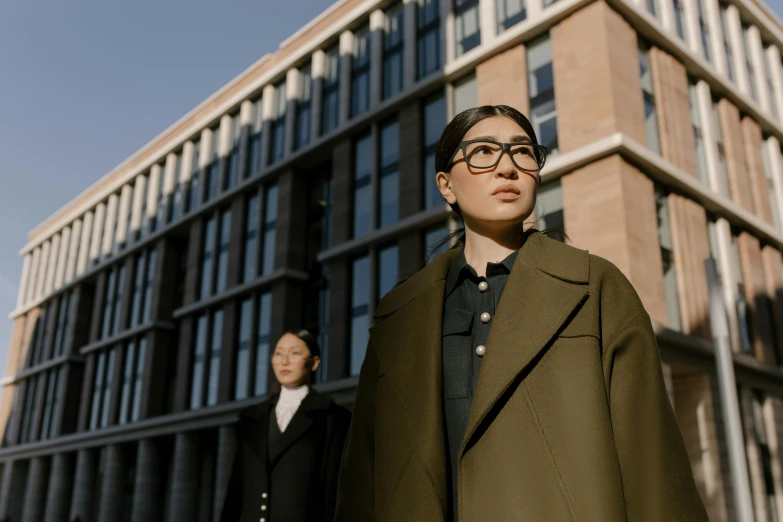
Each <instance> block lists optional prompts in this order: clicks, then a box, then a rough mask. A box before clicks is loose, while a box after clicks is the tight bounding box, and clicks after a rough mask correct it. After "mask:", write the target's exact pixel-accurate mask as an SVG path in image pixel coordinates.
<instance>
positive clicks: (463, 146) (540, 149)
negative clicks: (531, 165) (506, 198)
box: [449, 138, 549, 183]
mask: <svg viewBox="0 0 783 522" xmlns="http://www.w3.org/2000/svg"><path fill="white" fill-rule="evenodd" d="M471 143H492V144H494V145H498V146H500V148H501V151H500V155H499V156H498V159H497V161H495V163H493V164H492V165H488V166H486V167H477V166H475V165H471V164H470V162H469V161H468V150H467V146H468V145H470V144H471ZM519 145H529V146H531V147H533V150H534V151H535V152H536V153H537V154H540V156H539V157H540V158H541V159H540V161H538V170H530V169H526V168H523V167H520V166H519V165H518V164H517V162H516V161H514V157H513V156H512V155H511V147H518V146H519ZM459 151H462V159H464V160H465V164H466V165H468V166H469V167H471V168H474V169H482V170H485V169H494V168H495V167H497V166H498V163H500V160H501V159H502V158H503V153H504V152H507V153H508V157H509V158H510V159H511V163H513V164H514V166H515V167H516V168H518V169H519V170H522V171H525V172H535V173H538V172H541V170H542V169H543V168H544V164H545V163H546V158H547V154H549V149H548V148H547V147H546V146H544V145H539V144H537V143H525V142H523V143H520V142H517V143H503V142H500V141H495V140H488V139H484V138H480V139H475V140H466V141H461V142H460V143H459V146H458V147H457V150H455V151H454V154H452V155H451V159H449V170H450V169H451V167H453V166H454V162H455V161H454V156H456V155H457V152H459ZM538 181H539V183H540V182H541V177H540V176H539V178H538Z"/></svg>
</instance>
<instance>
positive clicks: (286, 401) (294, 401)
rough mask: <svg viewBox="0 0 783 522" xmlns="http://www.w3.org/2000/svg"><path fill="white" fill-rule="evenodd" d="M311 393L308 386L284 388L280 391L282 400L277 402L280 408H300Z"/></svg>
mask: <svg viewBox="0 0 783 522" xmlns="http://www.w3.org/2000/svg"><path fill="white" fill-rule="evenodd" d="M309 392H310V387H309V386H308V385H306V384H303V385H301V386H297V387H296V388H286V387H285V386H283V387H282V388H281V390H280V398H279V399H278V401H277V406H278V407H280V408H291V407H293V408H298V407H299V405H300V404H302V401H303V400H304V398H305V397H306V396H307V394H308V393H309Z"/></svg>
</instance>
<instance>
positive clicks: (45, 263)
mask: <svg viewBox="0 0 783 522" xmlns="http://www.w3.org/2000/svg"><path fill="white" fill-rule="evenodd" d="M50 249H51V245H50V244H49V241H46V242H45V243H44V244H43V245H41V257H40V260H39V262H38V275H37V277H36V282H35V298H36V299H40V298H41V297H43V294H44V287H45V285H46V274H47V272H48V270H49V251H50Z"/></svg>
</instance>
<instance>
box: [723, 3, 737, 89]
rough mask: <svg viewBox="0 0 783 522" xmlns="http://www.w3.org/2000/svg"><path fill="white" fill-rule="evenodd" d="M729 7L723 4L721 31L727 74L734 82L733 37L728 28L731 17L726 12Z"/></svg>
mask: <svg viewBox="0 0 783 522" xmlns="http://www.w3.org/2000/svg"><path fill="white" fill-rule="evenodd" d="M726 9H727V7H726V5H725V4H721V6H720V11H721V16H720V24H721V29H722V30H723V49H724V52H725V53H726V72H727V73H728V75H729V80H731V81H734V53H733V51H732V48H731V35H730V34H729V31H728V27H729V18H728V17H729V15H728V12H727V11H726Z"/></svg>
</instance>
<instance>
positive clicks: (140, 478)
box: [130, 439, 163, 522]
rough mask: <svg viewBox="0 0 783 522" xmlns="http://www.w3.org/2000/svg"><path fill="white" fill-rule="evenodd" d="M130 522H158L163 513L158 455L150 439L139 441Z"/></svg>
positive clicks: (154, 443) (154, 444)
mask: <svg viewBox="0 0 783 522" xmlns="http://www.w3.org/2000/svg"><path fill="white" fill-rule="evenodd" d="M137 458H138V461H137V464H136V478H135V485H134V487H133V507H132V509H131V518H130V520H131V522H159V521H160V519H161V513H162V512H163V495H162V494H161V492H162V487H161V486H162V478H163V477H161V466H160V455H159V452H158V446H157V444H156V442H155V441H154V440H152V439H145V440H141V441H139V453H138V457H137Z"/></svg>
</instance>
